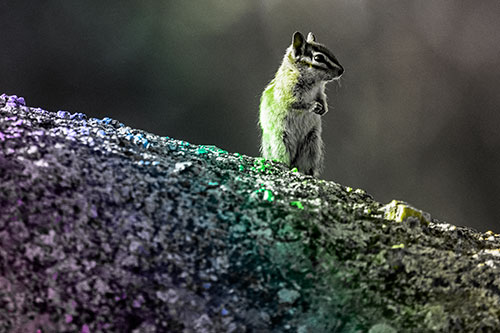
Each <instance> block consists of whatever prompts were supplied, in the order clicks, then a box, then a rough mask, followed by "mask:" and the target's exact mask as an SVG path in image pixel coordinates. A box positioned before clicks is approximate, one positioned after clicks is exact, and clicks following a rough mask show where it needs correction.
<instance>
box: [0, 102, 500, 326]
mask: <svg viewBox="0 0 500 333" xmlns="http://www.w3.org/2000/svg"><path fill="white" fill-rule="evenodd" d="M403 206H404V205H403ZM403 206H402V207H403ZM404 207H409V206H404ZM410 208H411V207H410ZM384 209H385V211H384ZM410 210H411V209H410ZM415 211H417V212H418V210H415ZM410 215H414V216H410ZM384 216H385V217H386V218H384ZM406 216H408V217H406ZM499 267H500V237H499V235H497V234H494V233H493V232H487V233H478V232H476V231H474V230H472V229H468V228H462V227H456V226H453V225H450V224H446V223H442V222H440V221H436V220H432V219H430V218H429V217H428V216H427V215H426V214H408V215H404V216H403V215H401V214H399V215H398V214H387V207H385V208H384V207H383V206H382V205H381V204H379V203H378V202H376V201H374V200H373V199H372V198H371V197H370V196H369V195H368V194H366V193H365V192H364V191H362V190H353V189H351V188H346V187H343V186H340V185H339V184H336V183H333V182H328V181H323V180H318V179H315V178H312V177H309V176H304V175H302V174H300V173H297V172H294V171H293V170H292V171H290V170H288V169H287V168H286V167H285V166H283V165H281V164H278V163H274V162H270V161H265V160H263V159H260V158H252V157H248V156H243V155H240V154H237V153H235V154H232V153H228V152H226V151H224V150H222V149H219V148H217V147H214V146H203V145H193V144H189V143H187V142H184V141H179V140H174V139H172V138H168V137H160V136H157V135H153V134H150V133H147V132H144V131H141V130H137V129H133V128H130V127H127V126H125V125H123V124H121V123H120V122H118V121H116V120H113V119H110V118H104V119H94V118H92V119H87V117H86V116H85V115H84V114H81V113H75V114H71V113H69V112H66V111H59V112H57V113H55V112H47V111H45V110H42V109H40V108H29V107H26V106H25V101H24V99H23V98H19V97H17V96H7V95H2V96H0V332H22V333H25V332H43V333H45V332H82V333H88V332H92V333H93V332H300V333H305V332H371V333H375V332H379V333H380V332H500V268H499Z"/></svg>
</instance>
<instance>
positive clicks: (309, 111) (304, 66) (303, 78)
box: [259, 32, 344, 176]
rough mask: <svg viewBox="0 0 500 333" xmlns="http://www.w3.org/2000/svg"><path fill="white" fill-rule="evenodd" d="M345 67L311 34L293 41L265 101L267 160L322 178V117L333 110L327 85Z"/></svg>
mask: <svg viewBox="0 0 500 333" xmlns="http://www.w3.org/2000/svg"><path fill="white" fill-rule="evenodd" d="M343 71H344V69H343V68H342V66H341V65H340V63H339V62H338V60H337V58H335V56H334V55H333V53H332V52H331V51H330V50H328V49H327V48H326V47H325V46H324V45H322V44H320V43H317V42H316V39H315V37H314V35H313V34H312V33H309V35H308V36H307V40H306V39H305V38H304V36H303V35H302V34H301V33H300V32H296V33H294V35H293V38H292V45H291V46H290V47H289V48H288V49H287V51H286V53H285V56H284V58H283V62H282V63H281V66H280V67H279V69H278V71H277V73H276V76H275V78H274V79H273V80H272V81H271V82H270V83H269V85H268V86H267V87H266V89H265V90H264V92H263V93H262V97H261V104H260V114H259V123H260V126H261V129H262V145H261V153H262V156H263V157H265V158H266V159H274V160H278V161H280V162H283V163H285V164H287V165H289V166H290V167H297V168H298V170H299V171H300V172H303V173H305V174H308V175H314V176H317V175H319V172H320V170H321V167H322V163H323V141H322V140H321V116H322V115H324V114H325V113H326V112H328V106H327V103H326V95H325V85H326V83H327V82H329V81H331V80H336V79H338V78H340V76H341V75H342V73H343Z"/></svg>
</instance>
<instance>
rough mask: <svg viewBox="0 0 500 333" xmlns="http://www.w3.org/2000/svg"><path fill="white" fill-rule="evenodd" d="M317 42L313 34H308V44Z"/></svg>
mask: <svg viewBox="0 0 500 333" xmlns="http://www.w3.org/2000/svg"><path fill="white" fill-rule="evenodd" d="M315 41H316V37H314V35H313V33H312V32H310V33H309V34H307V42H308V43H310V42H315Z"/></svg>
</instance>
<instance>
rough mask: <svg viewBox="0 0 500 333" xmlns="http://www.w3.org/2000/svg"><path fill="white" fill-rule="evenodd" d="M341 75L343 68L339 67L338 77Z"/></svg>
mask: <svg viewBox="0 0 500 333" xmlns="http://www.w3.org/2000/svg"><path fill="white" fill-rule="evenodd" d="M342 73H344V68H343V67H339V70H338V76H339V77H340V76H341V75H342Z"/></svg>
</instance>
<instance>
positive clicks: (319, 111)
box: [311, 102, 326, 116]
mask: <svg viewBox="0 0 500 333" xmlns="http://www.w3.org/2000/svg"><path fill="white" fill-rule="evenodd" d="M311 112H314V113H316V114H318V115H320V116H322V115H324V114H325V113H326V108H325V107H324V106H323V104H321V103H319V102H314V105H313V106H312V108H311Z"/></svg>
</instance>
